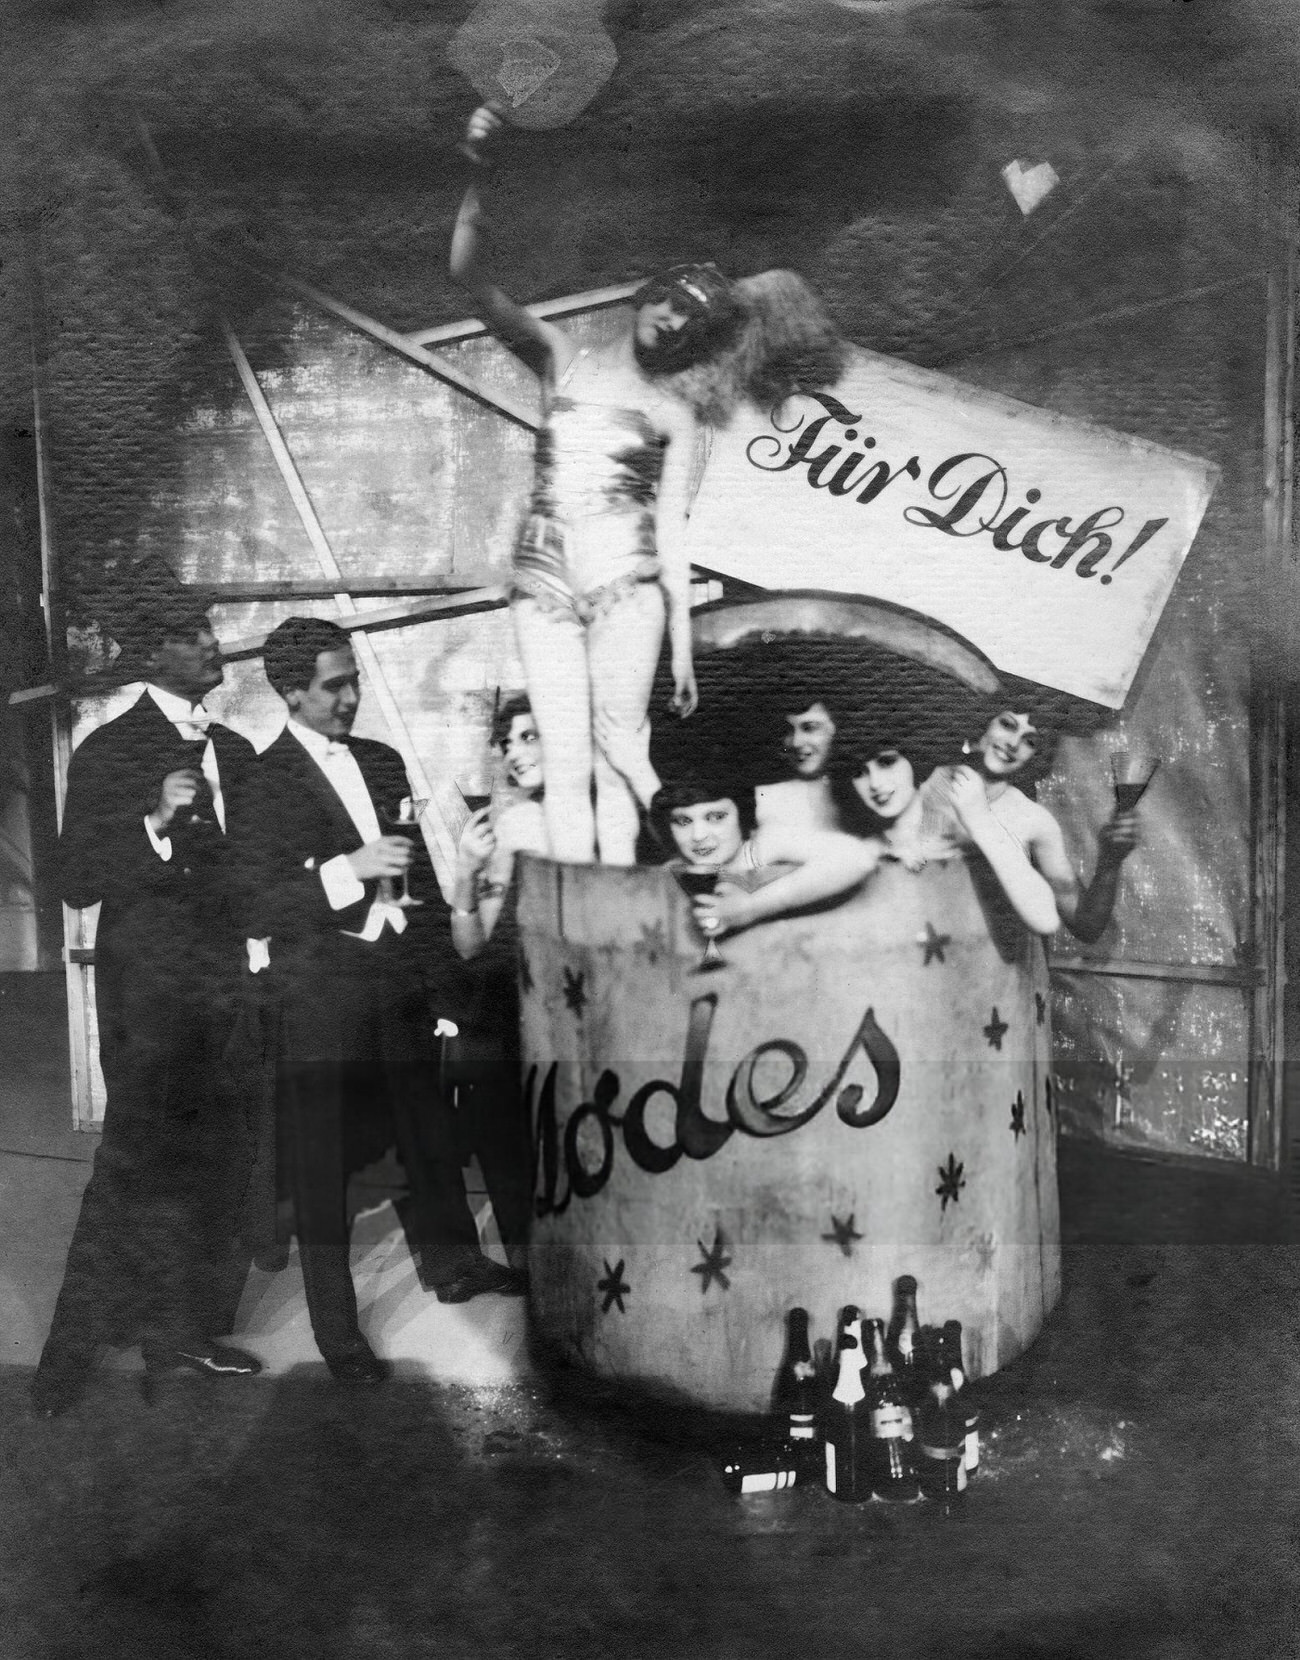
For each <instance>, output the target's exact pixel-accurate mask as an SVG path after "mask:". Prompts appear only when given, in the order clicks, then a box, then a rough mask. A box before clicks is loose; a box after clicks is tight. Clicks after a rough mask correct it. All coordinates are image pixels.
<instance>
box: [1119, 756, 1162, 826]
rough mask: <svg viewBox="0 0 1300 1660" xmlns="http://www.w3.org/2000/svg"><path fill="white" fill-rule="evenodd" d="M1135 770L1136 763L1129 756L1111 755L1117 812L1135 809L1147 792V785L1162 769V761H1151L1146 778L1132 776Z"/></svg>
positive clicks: (1129, 811)
mask: <svg viewBox="0 0 1300 1660" xmlns="http://www.w3.org/2000/svg"><path fill="white" fill-rule="evenodd" d="M1134 770H1135V769H1134V764H1133V762H1132V761H1131V760H1129V758H1128V757H1127V756H1124V757H1120V756H1118V755H1112V756H1111V758H1110V776H1111V783H1112V784H1113V786H1114V789H1115V811H1116V812H1117V813H1131V812H1132V811H1133V809H1134V808H1135V807H1136V806H1137V804H1138V802H1139V801H1141V799H1142V797H1143V796H1144V795H1145V794H1146V791H1147V785H1148V784H1149V783H1150V782H1151V780H1152V779H1153V778H1154V777H1155V775H1156V773H1157V772H1158V771H1159V770H1160V762H1159V761H1158V760H1156V761H1153V762H1152V763H1151V770H1150V772H1148V773H1147V775H1146V777H1145V778H1133V777H1130V776H1129V775H1130V773H1132V772H1133V771H1134Z"/></svg>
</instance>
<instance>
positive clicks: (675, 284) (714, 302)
mask: <svg viewBox="0 0 1300 1660" xmlns="http://www.w3.org/2000/svg"><path fill="white" fill-rule="evenodd" d="M660 300H680V301H681V302H682V303H683V305H684V306H685V307H686V309H687V310H689V311H693V312H695V313H696V314H697V315H698V316H701V317H703V316H705V315H706V314H707V313H709V312H711V311H713V310H715V309H716V308H717V307H719V306H725V307H727V308H728V309H732V308H735V309H738V306H737V299H736V292H735V289H734V288H733V286H732V284H731V282H730V280H729V279H728V278H727V277H726V276H725V275H724V274H723V272H722V271H720V270H719V269H718V267H717V266H716V265H714V264H713V263H712V261H704V262H702V263H693V262H690V261H687V262H686V263H684V264H681V265H670V266H668V268H667V269H666V270H664V271H656V272H655V274H654V276H652V277H648V278H647V279H646V281H645V282H644V283H642V285H641V287H640V288H639V289H637V291H636V293H635V294H634V295H633V296H632V304H633V305H634V306H643V305H654V304H656V303H657V302H658V301H660Z"/></svg>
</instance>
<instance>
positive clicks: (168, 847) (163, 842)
mask: <svg viewBox="0 0 1300 1660" xmlns="http://www.w3.org/2000/svg"><path fill="white" fill-rule="evenodd" d="M144 830H145V835H147V836H148V838H149V845H150V847H152V848H153V850H154V852H155V853H156V854H157V855H158V857H159V858H160V859H170V858H171V856H172V839H171V837H170V836H160V835H159V834H158V832H157V831H156V830H155V829H154V827H153V825H152V824H150V822H149V815H148V814H147V813H146V814H145V819H144Z"/></svg>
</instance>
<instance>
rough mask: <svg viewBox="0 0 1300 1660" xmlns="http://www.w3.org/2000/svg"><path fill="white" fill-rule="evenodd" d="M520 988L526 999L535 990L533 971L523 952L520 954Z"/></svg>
mask: <svg viewBox="0 0 1300 1660" xmlns="http://www.w3.org/2000/svg"><path fill="white" fill-rule="evenodd" d="M519 987H520V990H521V991H522V992H523V993H524V996H525V997H526V996H527V995H528V993H529V992H530V991H531V990H532V989H533V971H532V969H531V968H530V967H529V966H528V958H527V957H525V956H524V954H523V952H522V951H521V952H520V953H519Z"/></svg>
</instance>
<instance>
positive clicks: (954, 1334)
mask: <svg viewBox="0 0 1300 1660" xmlns="http://www.w3.org/2000/svg"><path fill="white" fill-rule="evenodd" d="M943 1347H944V1361H945V1363H946V1365H947V1369H948V1376H949V1378H950V1380H951V1382H952V1387H953V1395H954V1397H955V1399H956V1401H957V1405H958V1406H959V1407H960V1408H961V1411H962V1417H963V1421H964V1423H965V1426H966V1427H965V1435H966V1441H965V1446H966V1475H967V1478H969V1477H971V1476H973V1475H974V1474H975V1472H976V1471H977V1470H978V1469H979V1467H980V1413H979V1407H978V1406H976V1404H975V1401H974V1398H973V1396H972V1395H971V1391H970V1387H969V1385H968V1384H967V1381H966V1367H965V1365H964V1363H963V1361H962V1356H961V1321H960V1320H945V1321H944V1326H943Z"/></svg>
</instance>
